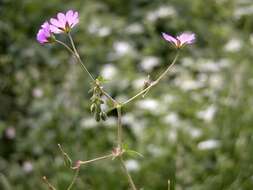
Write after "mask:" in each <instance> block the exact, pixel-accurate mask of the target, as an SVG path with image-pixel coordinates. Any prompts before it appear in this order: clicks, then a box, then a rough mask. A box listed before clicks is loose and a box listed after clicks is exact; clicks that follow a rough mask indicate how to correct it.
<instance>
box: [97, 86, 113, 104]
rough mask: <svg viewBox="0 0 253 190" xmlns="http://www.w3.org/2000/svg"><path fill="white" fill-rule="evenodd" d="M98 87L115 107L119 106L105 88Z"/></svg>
mask: <svg viewBox="0 0 253 190" xmlns="http://www.w3.org/2000/svg"><path fill="white" fill-rule="evenodd" d="M98 87H99V89H100V90H101V92H102V93H103V94H104V95H105V96H106V97H107V98H108V99H109V100H111V101H112V102H113V103H114V105H115V106H117V105H118V102H117V101H116V100H115V99H114V98H113V97H111V95H110V94H108V93H107V92H106V91H105V90H104V89H103V87H101V86H98Z"/></svg>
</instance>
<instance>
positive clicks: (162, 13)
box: [146, 6, 176, 22]
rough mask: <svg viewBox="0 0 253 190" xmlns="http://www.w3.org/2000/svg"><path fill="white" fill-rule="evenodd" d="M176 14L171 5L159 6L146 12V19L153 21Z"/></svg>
mask: <svg viewBox="0 0 253 190" xmlns="http://www.w3.org/2000/svg"><path fill="white" fill-rule="evenodd" d="M175 15H176V10H175V8H174V7H172V6H161V7H159V8H158V9H156V10H153V11H150V12H148V14H147V16H146V19H147V20H148V21H151V22H154V21H156V20H157V19H159V18H166V17H170V16H171V17H173V16H175Z"/></svg>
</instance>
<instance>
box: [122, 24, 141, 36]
mask: <svg viewBox="0 0 253 190" xmlns="http://www.w3.org/2000/svg"><path fill="white" fill-rule="evenodd" d="M143 31H144V29H143V26H142V25H141V24H139V23H133V24H130V25H129V26H127V27H126V32H127V33H129V34H141V33H143Z"/></svg>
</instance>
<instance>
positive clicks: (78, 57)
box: [68, 32, 95, 81]
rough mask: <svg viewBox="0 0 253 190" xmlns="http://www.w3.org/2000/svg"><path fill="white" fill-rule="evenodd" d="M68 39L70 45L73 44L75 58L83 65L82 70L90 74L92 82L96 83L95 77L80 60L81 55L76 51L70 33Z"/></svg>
mask: <svg viewBox="0 0 253 190" xmlns="http://www.w3.org/2000/svg"><path fill="white" fill-rule="evenodd" d="M68 37H69V40H70V43H71V45H72V48H73V50H74V53H73V54H74V55H75V57H76V58H77V60H78V61H79V63H80V64H81V66H82V68H83V69H84V70H85V71H86V72H87V73H88V75H89V77H90V78H91V80H92V81H95V79H94V77H93V76H92V75H91V73H90V72H89V70H88V69H87V68H86V66H85V65H84V63H83V61H82V59H81V58H80V55H79V53H78V51H77V49H76V46H75V43H74V41H73V39H72V36H71V34H70V32H69V33H68Z"/></svg>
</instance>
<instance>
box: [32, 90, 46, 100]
mask: <svg viewBox="0 0 253 190" xmlns="http://www.w3.org/2000/svg"><path fill="white" fill-rule="evenodd" d="M32 94H33V97H35V98H41V97H42V96H43V95H44V92H43V90H42V89H41V88H34V89H33V91H32Z"/></svg>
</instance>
